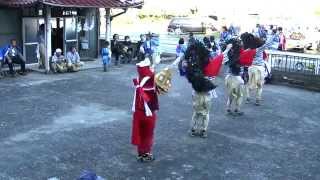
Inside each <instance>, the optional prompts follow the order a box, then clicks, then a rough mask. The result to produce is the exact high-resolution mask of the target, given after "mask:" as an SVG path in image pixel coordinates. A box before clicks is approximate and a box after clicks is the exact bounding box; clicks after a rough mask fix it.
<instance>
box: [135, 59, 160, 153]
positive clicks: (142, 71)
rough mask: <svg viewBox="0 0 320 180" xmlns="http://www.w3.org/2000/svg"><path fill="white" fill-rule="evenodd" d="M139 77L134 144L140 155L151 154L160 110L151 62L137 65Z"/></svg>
mask: <svg viewBox="0 0 320 180" xmlns="http://www.w3.org/2000/svg"><path fill="white" fill-rule="evenodd" d="M137 71H138V75H139V77H138V78H136V79H134V80H133V82H134V86H135V94H134V100H133V106H132V111H133V122H132V139H131V140H132V144H133V145H136V146H137V149H138V154H139V155H141V154H145V153H151V150H152V145H153V134H154V128H155V125H156V119H157V116H156V111H157V110H159V104H158V96H157V91H156V86H155V81H154V78H155V74H154V72H153V71H152V70H151V69H150V60H149V59H146V60H144V61H142V62H140V63H138V64H137Z"/></svg>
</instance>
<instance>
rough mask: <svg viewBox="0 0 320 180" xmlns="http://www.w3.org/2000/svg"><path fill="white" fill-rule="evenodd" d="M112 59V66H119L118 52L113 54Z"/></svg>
mask: <svg viewBox="0 0 320 180" xmlns="http://www.w3.org/2000/svg"><path fill="white" fill-rule="evenodd" d="M114 57H115V61H114V65H116V66H117V65H118V64H119V59H120V53H118V52H116V53H114Z"/></svg>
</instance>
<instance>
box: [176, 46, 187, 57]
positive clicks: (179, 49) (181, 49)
mask: <svg viewBox="0 0 320 180" xmlns="http://www.w3.org/2000/svg"><path fill="white" fill-rule="evenodd" d="M186 50H187V47H186V46H185V45H184V44H179V45H177V48H176V56H177V57H179V56H180V55H181V54H185V53H186Z"/></svg>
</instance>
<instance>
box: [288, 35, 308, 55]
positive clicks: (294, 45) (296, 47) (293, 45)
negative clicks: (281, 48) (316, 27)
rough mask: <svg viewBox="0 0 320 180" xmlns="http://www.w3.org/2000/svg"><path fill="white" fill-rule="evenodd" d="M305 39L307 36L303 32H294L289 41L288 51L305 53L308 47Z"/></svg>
mask: <svg viewBox="0 0 320 180" xmlns="http://www.w3.org/2000/svg"><path fill="white" fill-rule="evenodd" d="M305 39H306V37H305V35H304V34H302V33H301V32H292V33H291V34H290V35H289V38H288V39H287V43H286V49H287V50H288V51H293V52H302V53H303V52H304V49H305V46H306V44H305Z"/></svg>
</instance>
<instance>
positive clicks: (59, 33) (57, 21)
mask: <svg viewBox="0 0 320 180" xmlns="http://www.w3.org/2000/svg"><path fill="white" fill-rule="evenodd" d="M51 26H52V31H51V48H52V53H51V54H52V55H53V54H54V52H55V51H56V49H58V48H59V49H61V50H63V39H64V38H63V32H64V22H63V18H53V19H51Z"/></svg>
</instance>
